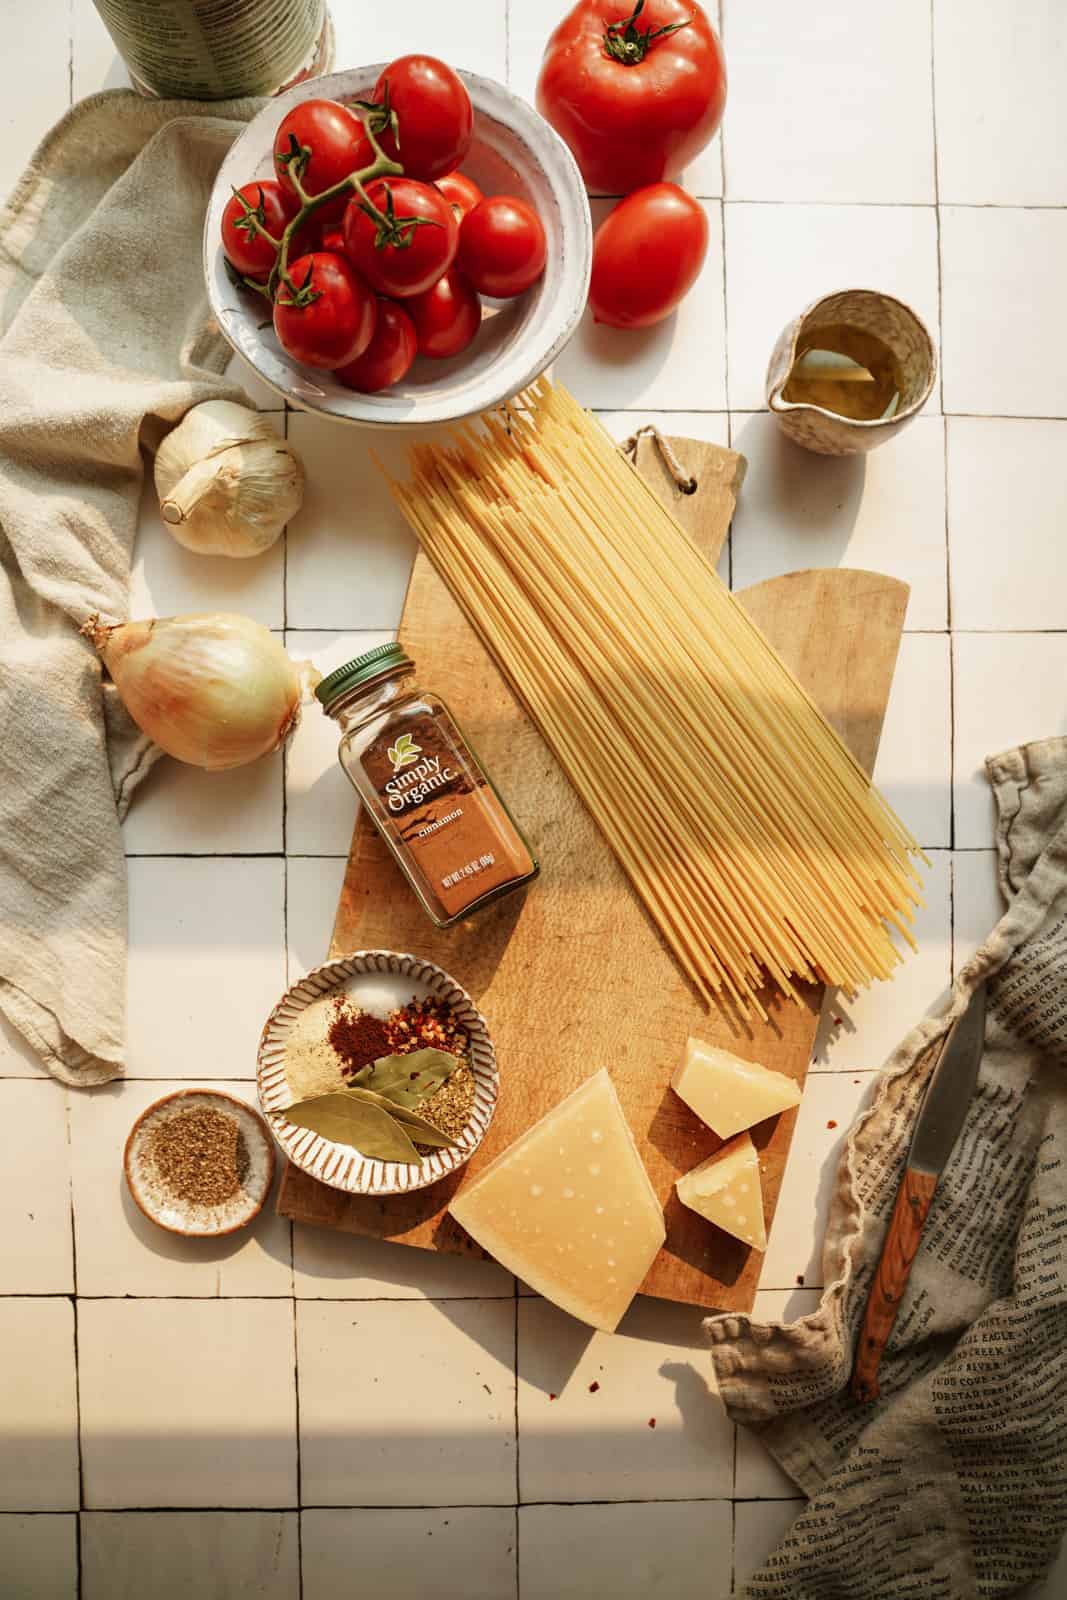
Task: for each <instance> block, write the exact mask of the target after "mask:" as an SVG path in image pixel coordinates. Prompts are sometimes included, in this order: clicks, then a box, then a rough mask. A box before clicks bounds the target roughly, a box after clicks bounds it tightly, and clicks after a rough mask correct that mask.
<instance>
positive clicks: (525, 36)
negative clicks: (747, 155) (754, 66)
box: [508, 0, 733, 199]
mask: <svg viewBox="0 0 1067 1600" xmlns="http://www.w3.org/2000/svg"><path fill="white" fill-rule="evenodd" d="M569 9H570V7H569V6H568V5H566V3H565V0H558V4H556V3H554V4H552V5H546V4H545V0H508V86H509V88H512V89H514V91H515V93H516V94H521V95H522V96H523V97H524V98H525V99H527V100H529V101H530V102H531V103H532V102H533V100H534V93H535V88H536V84H537V75H538V72H539V71H540V68H541V58H542V56H543V55H544V52H545V45H546V44H547V43H548V39H549V35H550V34H551V32H552V30H553V28H554V27H555V25H556V23H557V22H558V21H559V20H560V19H561V18H562V17H563V16H564V15H565V14H566V12H567V11H568V10H569ZM630 9H632V7H631V8H630ZM704 10H705V11H706V12H707V14H708V16H709V17H710V18H711V22H712V25H713V27H714V28H715V29H716V31H717V32H718V34H719V37H720V38H722V24H721V22H720V20H719V12H720V8H719V5H718V3H717V0H709V3H708V4H707V5H705V7H704ZM622 14H623V13H621V12H620V15H622ZM727 65H728V67H729V58H728V61H727ZM732 94H733V89H732V86H731V89H730V96H729V97H728V99H727V107H726V115H727V116H729V115H730V112H731V106H732ZM681 181H682V182H683V183H684V185H685V187H686V188H687V189H688V190H689V191H690V193H691V194H696V195H700V196H701V197H702V198H711V199H714V198H716V197H717V196H719V195H721V194H722V136H721V134H716V136H715V138H714V139H713V140H712V141H711V143H710V144H709V145H706V146H705V148H704V149H703V150H702V151H701V152H700V154H699V155H698V156H697V157H696V159H695V160H694V161H693V162H692V164H691V165H690V166H689V167H688V168H687V170H686V172H685V175H684V177H683V178H682V180H681Z"/></svg>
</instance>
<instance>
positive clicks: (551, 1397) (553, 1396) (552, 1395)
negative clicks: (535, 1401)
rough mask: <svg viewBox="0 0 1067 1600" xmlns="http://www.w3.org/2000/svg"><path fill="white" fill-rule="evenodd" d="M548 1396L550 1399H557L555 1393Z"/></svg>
mask: <svg viewBox="0 0 1067 1600" xmlns="http://www.w3.org/2000/svg"><path fill="white" fill-rule="evenodd" d="M548 1398H549V1399H550V1400H554V1399H555V1398H556V1397H555V1395H554V1394H550V1395H549V1397H548Z"/></svg>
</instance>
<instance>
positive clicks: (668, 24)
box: [537, 0, 726, 194]
mask: <svg viewBox="0 0 1067 1600" xmlns="http://www.w3.org/2000/svg"><path fill="white" fill-rule="evenodd" d="M627 4H628V0H578V4H577V5H576V6H574V8H573V9H572V10H571V11H569V12H568V13H567V15H566V16H565V17H564V18H563V21H562V22H561V23H560V24H559V26H558V27H557V28H556V31H555V32H554V33H553V34H552V36H551V38H550V39H549V41H548V45H547V47H546V49H545V58H544V60H543V62H542V63H541V73H540V76H539V78H538V80H537V109H538V110H539V111H540V112H541V115H542V116H543V117H546V118H547V119H548V121H549V122H550V123H551V124H552V126H553V127H554V128H555V130H556V132H557V133H558V134H559V135H560V136H561V137H562V138H563V139H564V140H566V142H567V144H568V145H570V148H571V150H572V151H573V153H574V158H575V160H576V161H577V163H578V165H579V167H580V168H581V171H582V177H583V178H584V179H585V182H586V187H587V188H589V189H593V190H598V191H599V192H600V193H602V194H629V192H630V190H631V189H639V188H641V187H642V185H644V184H648V183H658V182H659V181H660V180H661V179H663V178H674V177H677V176H678V175H679V173H681V172H682V170H683V169H684V168H685V166H686V165H687V164H688V163H689V162H690V161H692V159H693V157H694V156H695V155H697V154H699V152H700V151H701V150H703V148H704V146H705V145H706V144H707V143H708V140H709V139H711V138H712V136H713V135H714V133H715V130H716V128H717V127H718V126H719V123H720V122H721V120H722V113H723V107H724V106H725V104H726V65H725V63H724V61H723V56H722V48H721V46H720V44H719V41H718V39H717V38H716V36H715V30H714V29H713V28H712V26H711V23H710V22H709V21H708V19H707V17H706V16H705V14H704V12H703V11H702V10H701V8H700V6H699V5H696V4H695V3H693V0H638V4H637V6H636V9H635V10H634V11H633V12H632V13H630V14H629V15H628V14H627V9H626V8H627Z"/></svg>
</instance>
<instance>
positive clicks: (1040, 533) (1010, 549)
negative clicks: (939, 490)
mask: <svg viewBox="0 0 1067 1600" xmlns="http://www.w3.org/2000/svg"><path fill="white" fill-rule="evenodd" d="M946 426H947V428H948V507H949V515H948V541H949V563H950V568H951V574H952V579H951V581H952V625H953V627H954V628H960V629H965V630H969V629H974V628H981V629H994V630H996V629H998V628H1003V629H1016V628H1018V629H1024V628H1031V629H1040V628H1064V627H1067V606H1065V605H1064V601H1063V593H1062V588H1061V584H1060V577H1061V574H1062V572H1063V529H1064V526H1065V524H1067V422H1033V421H1028V420H1026V421H1024V420H1022V419H1020V418H1011V419H1008V418H1005V417H950V418H949V419H948V422H947V424H946Z"/></svg>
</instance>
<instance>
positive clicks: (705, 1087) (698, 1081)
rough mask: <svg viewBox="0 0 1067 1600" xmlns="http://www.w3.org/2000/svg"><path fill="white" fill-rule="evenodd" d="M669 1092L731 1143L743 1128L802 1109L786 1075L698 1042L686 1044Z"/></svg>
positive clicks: (795, 1085) (795, 1086) (797, 1090)
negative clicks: (797, 1107)
mask: <svg viewBox="0 0 1067 1600" xmlns="http://www.w3.org/2000/svg"><path fill="white" fill-rule="evenodd" d="M671 1088H672V1089H673V1090H674V1092H675V1094H677V1095H680V1096H681V1098H682V1099H683V1100H684V1101H685V1103H686V1105H687V1106H689V1107H690V1108H691V1109H692V1110H693V1111H695V1112H696V1114H697V1116H698V1117H699V1118H700V1120H701V1121H702V1122H706V1123H707V1125H708V1127H709V1128H710V1129H711V1130H712V1132H713V1133H717V1134H718V1135H719V1138H720V1139H732V1138H733V1136H734V1134H735V1133H740V1132H741V1131H742V1129H744V1128H752V1127H754V1126H755V1125H756V1123H757V1122H763V1121H764V1119H765V1118H767V1117H776V1116H777V1115H778V1113H779V1111H787V1110H788V1109H789V1107H790V1106H796V1105H799V1104H800V1085H799V1084H798V1083H795V1082H794V1081H793V1079H792V1078H787V1077H786V1076H785V1073H784V1072H771V1071H770V1070H769V1069H768V1068H767V1067H761V1066H760V1064H759V1062H758V1061H742V1060H741V1057H740V1056H734V1055H731V1054H730V1052H729V1050H718V1049H716V1048H715V1046H714V1045H710V1044H704V1043H703V1042H702V1040H700V1039H690V1040H689V1041H688V1042H687V1044H686V1047H685V1060H684V1061H683V1062H682V1064H681V1066H680V1067H679V1068H678V1070H677V1072H676V1073H675V1074H674V1077H673V1078H672V1079H671Z"/></svg>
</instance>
